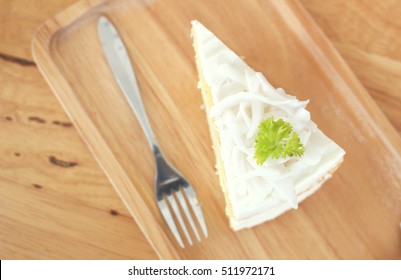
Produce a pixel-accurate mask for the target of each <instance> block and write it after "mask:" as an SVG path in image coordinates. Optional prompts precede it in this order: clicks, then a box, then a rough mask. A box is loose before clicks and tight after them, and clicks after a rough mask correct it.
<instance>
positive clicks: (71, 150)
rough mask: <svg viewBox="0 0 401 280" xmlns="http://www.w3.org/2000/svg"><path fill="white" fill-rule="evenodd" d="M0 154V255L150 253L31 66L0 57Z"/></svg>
mask: <svg viewBox="0 0 401 280" xmlns="http://www.w3.org/2000/svg"><path fill="white" fill-rule="evenodd" d="M44 19H45V18H43V19H42V20H44ZM27 47H29V46H27ZM14 58H15V57H14ZM28 59H29V58H28ZM28 59H25V58H24V59H23V61H26V60H28ZM28 61H29V60H28ZM0 155H1V161H0V259H127V258H130V259H154V258H156V254H155V253H154V251H153V250H152V248H151V247H150V246H149V244H148V243H147V242H146V240H145V238H144V236H143V234H142V233H141V232H140V230H139V228H138V227H137V225H136V224H135V222H134V221H133V220H132V218H131V216H130V215H129V213H128V211H127V210H126V208H125V207H124V205H123V204H122V202H121V200H120V199H119V198H118V196H117V195H116V193H115V191H114V190H113V189H112V188H111V186H110V183H109V181H108V179H107V178H106V176H105V175H104V173H103V172H102V170H101V169H100V168H99V166H98V164H97V163H96V161H95V160H94V159H93V157H92V155H91V154H90V152H89V150H88V149H87V147H86V145H85V144H84V142H83V141H82V139H81V138H80V137H79V135H78V134H77V133H76V130H75V128H74V127H73V125H72V123H71V121H70V120H69V118H68V117H67V115H66V114H65V111H64V110H63V109H62V108H61V106H60V104H59V102H57V100H56V98H55V97H54V95H53V93H52V92H51V91H50V89H49V88H48V86H47V85H46V83H45V81H44V80H43V78H42V76H41V74H40V73H39V71H38V69H37V68H36V66H35V65H34V64H31V63H28V64H26V63H22V64H21V63H20V61H15V60H13V59H11V60H10V59H0ZM122 240H123V241H122Z"/></svg>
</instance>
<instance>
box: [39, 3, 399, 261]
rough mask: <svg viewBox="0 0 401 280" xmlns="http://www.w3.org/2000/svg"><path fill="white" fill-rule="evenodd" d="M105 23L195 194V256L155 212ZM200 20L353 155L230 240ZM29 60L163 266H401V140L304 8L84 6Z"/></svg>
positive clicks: (46, 29)
mask: <svg viewBox="0 0 401 280" xmlns="http://www.w3.org/2000/svg"><path fill="white" fill-rule="evenodd" d="M99 15H106V16H107V17H108V18H110V19H111V21H112V22H113V23H114V24H115V26H116V27H117V29H118V30H119V32H120V33H121V35H122V37H123V40H124V42H125V44H126V46H127V48H128V52H129V54H130V57H131V59H132V62H133V64H134V65H135V68H136V73H137V78H138V82H139V86H140V88H141V92H142V97H143V101H144V103H145V107H146V110H147V112H148V114H149V115H150V121H151V123H152V125H153V128H154V131H155V134H156V136H157V138H158V139H159V142H160V144H161V147H162V149H163V151H164V153H165V155H166V156H167V158H168V159H169V160H170V161H171V162H172V163H173V164H174V165H175V166H176V167H177V168H178V169H179V170H180V171H181V172H182V173H183V174H184V175H185V176H186V177H187V178H188V179H189V180H190V181H191V182H192V184H193V185H194V186H195V188H196V190H197V192H198V196H199V200H200V201H201V203H202V205H203V211H204V215H205V218H206V222H207V225H208V229H209V238H208V239H207V240H203V241H202V242H201V243H197V244H195V245H194V246H193V247H190V248H187V249H185V250H184V249H180V248H179V246H178V245H177V244H176V242H175V240H174V237H173V236H172V235H171V233H170V231H169V230H168V228H167V226H166V224H165V223H164V221H163V219H162V217H161V215H160V213H159V211H158V209H157V207H156V203H155V200H154V193H153V182H154V174H155V165H154V162H153V158H152V154H151V151H150V149H149V148H148V144H147V142H146V139H145V136H144V134H143V132H142V130H141V128H140V126H139V123H138V121H137V120H136V118H135V115H134V113H133V112H131V111H130V109H129V106H128V104H127V103H126V101H125V99H124V97H123V95H122V93H121V92H120V90H119V88H118V86H117V84H116V82H115V81H114V78H113V76H112V74H111V71H110V69H109V67H108V65H107V63H106V60H105V57H104V55H103V52H102V49H101V46H100V43H99V40H98V35H97V28H96V24H97V19H98V17H99ZM192 19H197V20H199V21H200V22H202V23H203V24H204V25H205V26H206V27H208V28H209V29H210V30H212V31H213V32H214V33H215V34H216V35H217V36H218V37H220V38H221V39H222V40H223V41H224V42H225V43H226V44H227V45H228V46H229V47H231V48H232V49H233V50H234V51H236V52H237V53H238V54H240V55H241V56H244V57H245V59H246V61H247V63H248V64H249V65H251V66H252V67H253V68H254V69H256V70H257V71H261V72H262V73H264V74H265V75H266V77H267V78H268V79H269V80H270V81H271V82H272V84H273V85H275V86H276V87H283V88H284V89H285V90H286V91H287V92H289V93H290V94H293V95H297V96H298V97H299V98H301V99H310V100H311V102H310V104H309V105H308V109H309V110H310V111H311V113H312V118H313V120H314V121H315V122H316V123H317V124H318V125H319V127H320V128H321V129H322V130H323V131H324V132H325V133H326V134H327V135H328V136H329V137H331V138H332V139H333V140H335V141H336V142H337V143H338V144H339V145H341V146H342V147H343V148H344V149H345V150H346V152H347V155H346V157H345V162H344V163H343V165H342V166H341V167H340V169H339V170H338V171H337V172H336V173H335V175H334V177H333V178H332V179H331V180H330V181H329V182H327V183H326V184H325V186H324V187H323V188H322V189H321V190H319V191H318V192H317V193H316V194H314V195H313V196H312V197H310V198H309V199H307V200H306V201H305V202H303V203H301V205H300V207H299V209H298V210H296V211H295V210H293V211H289V212H287V213H286V214H284V215H282V216H281V217H279V218H277V219H276V220H274V221H271V222H267V223H264V224H263V225H260V226H257V227H254V228H253V229H247V230H242V231H239V232H233V231H232V230H231V229H230V228H229V225H228V220H227V218H226V216H225V213H224V207H225V205H224V198H223V194H222V192H221V191H220V187H219V183H218V178H217V176H216V174H215V169H214V165H215V159H214V156H213V152H212V148H211V140H210V137H209V131H208V127H207V122H206V117H205V113H204V111H202V110H201V109H200V106H201V104H202V99H201V95H200V92H199V90H198V89H197V87H196V84H197V73H196V69H195V61H194V52H193V49H192V40H191V38H190V21H191V20H192ZM33 53H34V57H35V60H36V62H37V64H38V66H39V68H40V69H41V71H42V73H43V75H44V76H45V78H46V79H47V81H48V82H49V84H50V86H51V87H52V89H53V91H54V93H55V94H56V96H57V97H58V99H59V100H60V102H61V103H62V105H63V106H64V108H65V110H66V111H67V112H68V114H69V116H70V117H71V120H72V121H73V122H74V124H75V126H76V128H77V129H78V130H79V132H80V133H81V135H82V137H83V139H84V140H85V141H86V143H87V144H88V146H89V147H90V149H91V151H92V152H93V154H94V156H95V157H96V158H97V160H98V162H99V164H100V165H101V166H102V168H103V170H104V172H105V173H106V174H107V176H108V177H109V179H110V181H111V183H112V184H113V186H114V188H115V189H116V191H117V192H118V194H119V195H120V197H121V199H122V200H123V201H124V202H125V205H126V206H127V208H128V209H129V211H130V213H131V214H132V216H133V217H134V219H135V220H136V222H137V223H138V225H139V226H140V228H141V229H142V231H143V232H144V234H145V236H146V237H147V238H148V240H149V242H150V243H151V244H152V246H153V247H154V249H155V250H156V252H157V254H158V255H159V256H160V258H167V259H178V258H183V259H223V258H224V259H265V258H274V259H320V258H322V259H343V258H345V259H355V258H358V259H373V258H376V259H382V258H384V259H400V258H401V230H400V222H401V186H400V185H401V158H400V154H401V140H400V138H399V136H398V135H397V133H396V132H395V130H394V129H393V127H392V126H391V125H390V124H389V122H388V121H387V119H386V118H385V117H384V115H383V114H382V112H381V111H380V110H379V109H378V107H377V106H376V104H375V103H374V102H373V101H372V99H371V98H370V96H369V95H368V93H367V92H366V91H365V89H364V88H363V87H362V86H361V84H360V83H359V82H358V80H357V79H356V78H355V76H354V74H353V73H352V72H351V71H350V69H349V67H348V66H347V65H346V64H345V63H344V61H343V60H342V58H341V57H340V56H339V55H338V53H337V52H336V50H335V49H334V48H333V46H332V45H331V44H330V43H329V41H328V40H327V39H326V37H325V36H324V34H323V33H322V32H321V31H320V30H319V28H318V27H317V26H316V24H315V23H314V22H313V21H312V20H311V18H310V17H309V15H308V14H307V13H306V12H305V10H304V9H303V7H302V6H301V5H300V4H299V3H298V2H297V1H267V0H266V1H262V0H260V1H246V0H242V1H228V0H227V1H213V0H204V1H186V0H165V1H145V0H143V1H135V0H127V1H104V2H100V1H89V0H85V1H82V2H78V3H77V4H76V5H74V6H72V7H71V8H69V9H68V10H66V11H64V12H62V13H61V14H59V15H57V16H55V17H54V18H52V19H50V20H48V21H47V22H46V23H45V24H44V25H43V26H42V27H41V28H40V29H39V30H38V31H37V33H36V36H35V38H34V40H33ZM82 214H83V215H85V213H82ZM115 230H116V231H118V229H117V228H116V229H115ZM121 242H123V240H122V241H121Z"/></svg>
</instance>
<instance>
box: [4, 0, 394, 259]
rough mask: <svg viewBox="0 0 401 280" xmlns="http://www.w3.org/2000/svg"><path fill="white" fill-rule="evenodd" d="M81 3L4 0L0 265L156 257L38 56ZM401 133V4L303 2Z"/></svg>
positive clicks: (70, 0)
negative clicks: (41, 33)
mask: <svg viewBox="0 0 401 280" xmlns="http://www.w3.org/2000/svg"><path fill="white" fill-rule="evenodd" d="M75 1H76V0H54V1H38V2H36V1H30V0H15V1H9V0H0V155H1V158H2V160H1V161H0V259H155V258H157V256H156V254H155V253H154V252H153V250H152V248H151V247H150V245H149V244H148V243H147V241H146V240H145V237H144V236H143V234H142V233H141V232H140V230H139V228H138V226H137V225H136V224H135V222H134V221H133V219H132V218H131V216H130V215H129V213H128V211H127V210H126V209H125V207H124V205H123V203H122V202H121V201H120V199H119V198H118V197H117V194H116V193H115V191H114V189H113V188H112V186H111V184H110V183H109V182H108V180H107V178H106V176H105V175H104V174H103V172H102V171H101V169H100V167H99V166H98V164H97V163H96V161H95V159H94V158H93V157H92V155H91V154H90V152H89V150H88V148H87V147H86V146H85V144H84V142H83V141H82V140H81V138H80V137H79V135H78V133H77V132H76V130H75V129H74V127H73V125H72V124H71V123H70V121H69V119H68V116H67V115H66V114H65V112H64V111H63V109H62V108H61V106H60V104H59V103H58V102H57V100H56V99H55V97H54V95H53V93H52V92H51V90H50V89H49V87H48V86H47V84H46V82H45V81H44V79H43V78H42V76H41V75H40V73H39V71H38V69H37V67H36V65H35V63H34V62H33V60H32V55H31V50H30V42H31V38H32V35H33V33H34V31H35V29H36V27H37V26H38V25H39V24H40V23H41V22H43V21H44V20H46V19H47V18H49V17H51V16H52V15H54V14H55V13H57V12H60V11H62V10H63V9H65V8H66V7H68V6H69V5H71V4H73V3H74V2H75ZM301 2H302V3H303V4H304V5H305V7H306V9H307V10H308V11H309V12H310V13H311V15H312V16H313V18H314V19H315V20H316V22H317V23H318V25H319V26H320V27H321V28H322V30H323V31H324V32H325V33H326V35H327V36H328V37H329V39H330V40H331V41H332V42H333V43H334V45H335V46H336V48H337V49H338V50H339V52H340V53H341V54H342V55H343V57H344V58H345V60H346V61H347V62H348V63H349V65H350V66H351V68H352V69H353V70H354V71H355V73H356V75H357V77H358V78H359V79H360V80H361V82H362V83H363V85H364V86H365V87H366V88H367V90H368V91H369V93H370V94H371V95H372V97H373V98H374V100H375V101H376V102H377V104H378V105H379V106H380V108H381V109H382V110H383V111H384V113H385V114H386V116H387V117H388V118H389V120H390V122H391V123H392V124H393V125H394V127H395V128H396V129H397V131H398V132H399V133H400V134H401V52H400V50H401V37H400V36H399V34H400V32H401V18H400V17H399V14H401V1H400V0H384V1H380V2H377V1H373V0H360V1H357V0H350V1H341V4H340V3H339V2H340V1H336V0H328V1H319V0H301Z"/></svg>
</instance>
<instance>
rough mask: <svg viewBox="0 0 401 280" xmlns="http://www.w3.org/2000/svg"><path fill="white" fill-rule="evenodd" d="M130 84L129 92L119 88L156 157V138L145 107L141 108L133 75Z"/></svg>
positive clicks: (124, 88) (157, 150)
mask: <svg viewBox="0 0 401 280" xmlns="http://www.w3.org/2000/svg"><path fill="white" fill-rule="evenodd" d="M132 70H133V69H132ZM130 82H131V83H130V88H129V90H127V88H126V87H121V89H122V92H123V93H124V95H125V97H126V99H127V101H128V104H129V105H130V107H131V109H132V110H133V111H134V113H135V115H136V117H137V118H138V120H139V123H140V125H141V127H142V129H143V131H144V133H145V135H146V138H147V139H148V142H149V145H150V147H151V148H152V150H153V153H154V154H155V155H156V154H157V153H159V148H158V147H159V144H158V143H157V141H156V137H155V135H154V133H153V130H152V127H151V126H150V123H149V119H148V116H147V114H146V111H145V107H144V106H143V103H142V98H141V93H140V91H139V87H138V83H137V81H136V78H135V75H131V81H130Z"/></svg>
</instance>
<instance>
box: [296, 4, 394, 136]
mask: <svg viewBox="0 0 401 280" xmlns="http://www.w3.org/2000/svg"><path fill="white" fill-rule="evenodd" d="M301 2H302V3H303V4H304V5H305V7H306V9H307V10H308V11H309V12H310V13H311V15H312V17H313V18H314V19H315V20H316V22H317V23H318V25H319V26H320V27H321V28H322V30H323V31H324V32H325V34H326V35H327V37H328V38H329V39H330V40H331V41H332V42H333V43H334V45H335V46H336V48H337V49H338V51H339V52H340V53H341V55H342V56H343V57H344V59H345V60H346V61H347V62H348V64H349V65H350V67H351V69H352V70H353V71H354V72H355V74H356V76H357V77H358V78H359V79H360V81H361V82H362V84H363V85H364V86H365V87H366V89H367V90H368V91H369V93H370V94H371V96H372V97H373V98H374V100H375V101H376V102H377V104H378V105H379V107H380V108H381V109H382V110H383V112H384V114H385V115H386V116H387V117H388V118H389V120H390V122H391V123H392V125H393V126H394V127H395V128H396V129H397V131H398V132H399V133H400V134H401V115H400V112H401V51H400V50H401V36H400V33H401V17H400V16H399V15H400V14H401V1H400V0H388V1H380V3H379V2H377V1H373V0H362V1H346V2H340V1H336V0H328V1H324V4H323V3H322V1H319V0H301Z"/></svg>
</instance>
